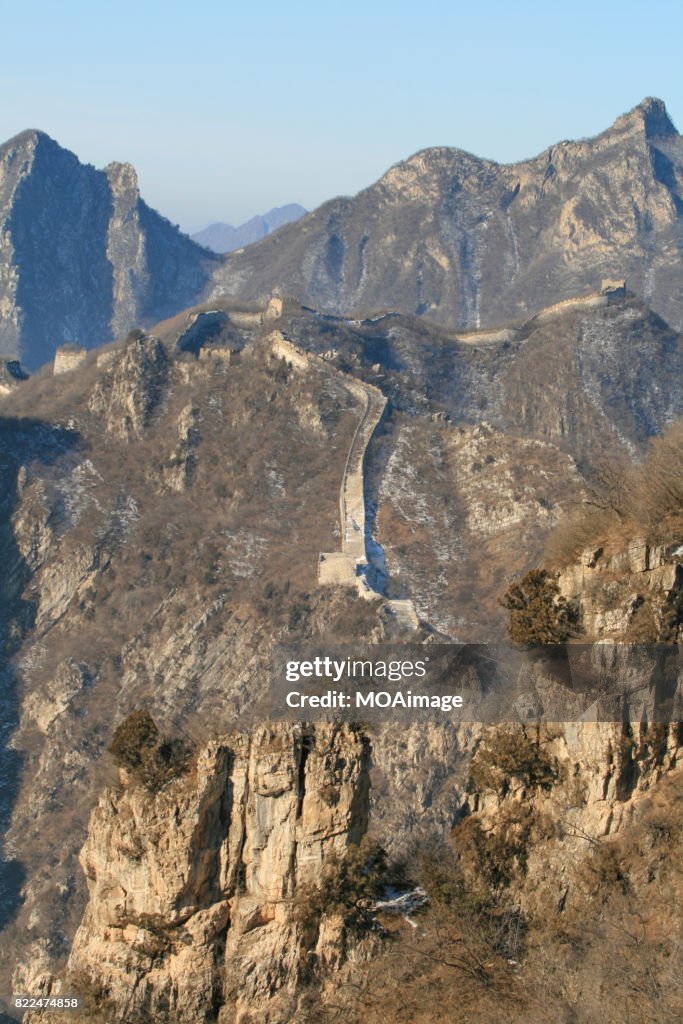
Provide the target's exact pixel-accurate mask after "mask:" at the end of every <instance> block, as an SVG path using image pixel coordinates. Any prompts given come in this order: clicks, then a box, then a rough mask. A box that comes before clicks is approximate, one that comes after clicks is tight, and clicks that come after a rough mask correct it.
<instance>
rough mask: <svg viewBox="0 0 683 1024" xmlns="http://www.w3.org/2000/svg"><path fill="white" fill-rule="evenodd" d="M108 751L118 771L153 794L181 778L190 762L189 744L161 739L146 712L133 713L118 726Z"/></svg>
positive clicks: (182, 741)
mask: <svg viewBox="0 0 683 1024" xmlns="http://www.w3.org/2000/svg"><path fill="white" fill-rule="evenodd" d="M108 750H109V753H110V754H111V755H112V757H113V758H114V760H115V761H116V763H117V764H118V765H119V767H121V768H125V769H126V770H127V771H128V772H130V774H131V775H132V776H133V778H135V779H138V780H139V781H140V782H142V783H143V785H145V786H146V787H147V788H148V789H150V790H152V791H156V790H158V789H160V788H161V786H163V784H164V783H165V782H168V781H170V780H171V779H173V778H176V777H177V776H178V775H180V774H181V773H182V772H183V771H184V770H185V768H186V767H187V764H188V761H189V758H190V750H189V747H188V745H187V743H186V742H185V741H184V740H181V739H178V738H173V739H167V738H164V737H162V736H161V735H160V733H159V730H158V728H157V726H156V723H155V722H154V719H153V718H152V716H151V715H150V713H149V711H146V710H145V709H144V708H139V709H137V710H135V711H132V712H131V713H130V714H129V715H128V716H127V718H124V720H123V722H121V723H120V725H118V726H117V728H116V731H115V732H114V736H113V739H112V741H111V743H110V744H109V747H108Z"/></svg>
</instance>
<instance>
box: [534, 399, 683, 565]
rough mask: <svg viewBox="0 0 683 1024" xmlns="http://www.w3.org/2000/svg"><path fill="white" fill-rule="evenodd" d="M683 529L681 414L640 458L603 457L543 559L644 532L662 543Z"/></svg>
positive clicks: (554, 560)
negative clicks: (582, 498) (580, 501)
mask: <svg viewBox="0 0 683 1024" xmlns="http://www.w3.org/2000/svg"><path fill="white" fill-rule="evenodd" d="M682 531H683V419H679V420H677V421H676V422H675V423H673V424H672V425H671V426H670V427H669V428H668V430H666V431H665V432H664V433H663V434H662V435H661V436H659V437H656V438H654V439H653V440H652V441H651V442H650V446H649V449H648V451H647V453H646V455H645V457H644V459H643V461H642V462H640V463H635V464H633V463H627V462H625V461H623V460H622V461H606V462H603V463H602V464H601V465H600V466H599V467H598V468H597V469H596V470H595V472H594V474H593V476H592V479H591V481H590V485H589V491H588V495H587V498H586V499H585V501H584V502H583V504H582V505H581V506H580V508H577V509H576V510H575V512H574V514H573V515H572V516H571V517H570V518H569V519H567V520H566V521H565V522H564V523H562V524H561V526H559V527H558V528H557V529H556V530H555V531H554V532H553V533H552V534H551V536H550V537H549V539H548V542H547V545H546V552H545V560H546V562H547V564H548V565H549V566H552V567H558V568H559V567H561V566H563V565H567V564H568V563H569V562H572V561H573V560H574V559H575V558H576V557H577V556H578V555H579V554H580V552H581V551H582V550H583V549H584V548H586V547H588V546H589V545H592V546H594V547H596V546H597V545H598V544H604V543H605V542H607V544H608V547H609V548H612V549H617V548H619V547H620V546H622V545H623V543H624V542H626V541H628V540H629V539H632V538H633V537H637V536H645V537H647V538H648V539H649V540H651V541H652V542H654V543H658V542H659V543H664V542H666V541H668V540H670V539H674V538H675V536H676V535H678V536H680V535H681V532H682Z"/></svg>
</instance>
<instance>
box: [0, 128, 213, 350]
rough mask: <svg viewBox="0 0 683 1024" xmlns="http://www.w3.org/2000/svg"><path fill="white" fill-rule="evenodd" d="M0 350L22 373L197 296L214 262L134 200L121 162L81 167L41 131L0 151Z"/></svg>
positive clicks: (134, 188)
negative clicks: (64, 347) (69, 347)
mask: <svg viewBox="0 0 683 1024" xmlns="http://www.w3.org/2000/svg"><path fill="white" fill-rule="evenodd" d="M0 226H1V227H2V231H1V233H0V282H1V283H0V352H2V354H3V355H6V356H10V357H14V358H17V357H18V358H20V359H21V361H22V362H23V363H24V365H25V366H27V367H28V368H29V369H35V368H36V367H38V366H40V365H41V364H42V363H44V362H47V361H48V360H49V359H50V358H51V357H52V356H53V355H54V352H55V349H56V348H57V346H58V345H59V344H61V343H63V342H66V341H75V342H78V343H80V344H83V345H85V346H86V347H87V348H92V347H93V346H95V345H98V344H101V343H102V342H105V341H109V340H110V339H111V338H112V337H114V336H116V335H117V334H120V333H122V332H125V331H126V330H128V329H130V328H131V327H133V326H135V325H136V324H138V323H140V322H142V323H150V322H153V321H154V320H157V319H159V317H160V316H164V315H169V314H170V313H173V312H177V311H178V310H179V309H181V308H183V307H184V306H187V305H190V304H192V303H193V302H194V301H196V300H197V298H198V297H199V296H200V295H201V294H202V292H203V290H204V288H205V286H206V284H207V282H208V279H209V268H210V265H211V263H212V262H214V261H215V260H216V256H215V255H214V254H212V253H210V252H209V251H208V250H206V249H202V248H201V247H200V246H198V245H197V244H196V243H195V242H193V241H192V240H191V239H190V238H188V237H187V236H185V235H183V234H182V233H181V232H180V231H179V230H178V229H177V228H175V227H174V226H173V225H172V224H171V223H170V222H169V221H168V220H166V219H165V218H164V217H162V216H161V215H160V214H158V213H156V211H154V210H152V209H151V207H149V206H148V205H147V204H146V203H145V202H144V200H143V199H142V197H141V196H140V192H139V188H138V182H137V175H136V172H135V170H134V168H133V167H132V165H130V164H126V163H118V162H112V163H110V164H108V166H107V167H106V168H104V169H103V170H98V169H96V168H95V167H93V166H92V165H91V164H83V163H81V162H80V161H79V159H78V157H77V156H76V155H75V154H74V153H71V152H70V151H69V150H67V149H64V148H63V147H62V146H60V145H59V143H57V142H56V141H55V140H54V139H52V138H51V137H50V136H49V135H47V134H46V133H45V132H41V131H39V130H36V129H28V130H27V131H24V132H20V133H19V134H18V135H16V136H14V138H13V139H10V140H9V141H8V142H7V143H5V144H4V145H3V146H0Z"/></svg>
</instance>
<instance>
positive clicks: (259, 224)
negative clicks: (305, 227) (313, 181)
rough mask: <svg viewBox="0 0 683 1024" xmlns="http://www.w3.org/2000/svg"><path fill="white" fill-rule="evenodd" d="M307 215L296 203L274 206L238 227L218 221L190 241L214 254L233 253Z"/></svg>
mask: <svg viewBox="0 0 683 1024" xmlns="http://www.w3.org/2000/svg"><path fill="white" fill-rule="evenodd" d="M307 213H308V210H306V209H305V208H304V207H303V206H300V204H299V203H287V204H286V205H285V206H276V207H275V208H274V209H272V210H269V211H268V213H264V214H263V215H260V216H259V215H257V216H256V217H252V218H251V219H250V220H248V221H246V223H244V224H240V226H239V227H237V228H235V227H233V226H232V224H224V223H222V222H217V223H215V224H209V226H208V227H206V228H203V229H202V230H201V231H198V232H197V233H196V234H194V235H192V239H193V240H194V241H195V242H197V243H198V244H199V245H204V246H206V248H207V249H212V250H213V251H214V252H217V253H226V252H234V251H235V249H242V248H244V246H246V245H252V244H253V243H254V242H260V241H261V239H262V238H265V237H266V235H270V234H272V232H273V231H277V229H278V228H281V227H284V225H285V224H292V223H294V221H297V220H300V219H301V217H303V216H305V215H306V214H307Z"/></svg>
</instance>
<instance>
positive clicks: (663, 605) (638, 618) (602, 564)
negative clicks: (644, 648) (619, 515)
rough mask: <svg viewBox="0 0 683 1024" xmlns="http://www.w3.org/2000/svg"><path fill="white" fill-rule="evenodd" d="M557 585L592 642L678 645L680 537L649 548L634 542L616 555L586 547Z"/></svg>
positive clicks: (682, 578) (682, 624)
mask: <svg viewBox="0 0 683 1024" xmlns="http://www.w3.org/2000/svg"><path fill="white" fill-rule="evenodd" d="M558 585H559V587H560V591H561V593H562V594H563V596H564V597H566V598H567V599H568V600H570V601H575V602H576V603H577V605H578V609H579V613H580V621H581V626H582V629H583V632H584V633H585V635H586V637H587V638H590V639H598V640H605V639H615V638H616V639H622V638H624V637H628V638H630V639H632V640H637V641H640V642H644V643H648V642H649V643H656V642H658V641H662V640H664V641H666V642H669V643H675V642H678V641H680V638H681V630H682V629H683V537H680V536H679V538H678V539H677V540H674V541H671V542H669V543H667V544H662V543H660V544H652V543H649V542H648V540H647V538H645V537H635V538H634V539H633V540H631V541H630V542H629V543H628V544H627V545H624V546H623V547H621V549H620V550H616V551H613V552H611V553H609V552H607V553H606V552H605V550H604V548H603V547H602V546H599V547H592V548H587V549H586V550H585V551H583V552H582V554H581V557H580V559H579V561H578V562H576V563H574V564H572V565H569V566H566V567H565V568H564V569H562V571H561V573H560V575H559V577H558Z"/></svg>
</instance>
